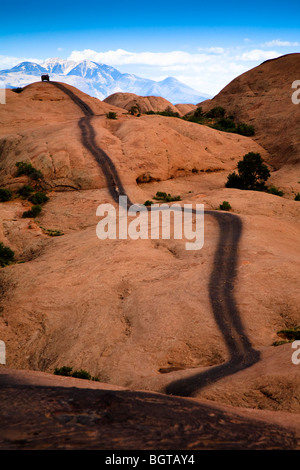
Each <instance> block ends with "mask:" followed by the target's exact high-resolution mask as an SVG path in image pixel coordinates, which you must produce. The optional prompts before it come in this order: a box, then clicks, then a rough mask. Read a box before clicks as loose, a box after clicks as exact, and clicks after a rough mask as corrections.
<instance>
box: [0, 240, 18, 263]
mask: <svg viewBox="0 0 300 470" xmlns="http://www.w3.org/2000/svg"><path fill="white" fill-rule="evenodd" d="M14 256H15V254H14V252H13V251H12V250H11V249H10V248H9V247H8V246H5V245H4V244H3V243H2V242H0V266H1V267H2V268H3V267H4V266H6V265H7V264H10V263H12V262H13V261H14Z"/></svg>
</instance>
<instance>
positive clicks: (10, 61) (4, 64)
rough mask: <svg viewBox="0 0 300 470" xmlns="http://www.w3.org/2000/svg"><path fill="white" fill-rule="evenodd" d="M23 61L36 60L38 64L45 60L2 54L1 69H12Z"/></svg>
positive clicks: (0, 56)
mask: <svg viewBox="0 0 300 470" xmlns="http://www.w3.org/2000/svg"><path fill="white" fill-rule="evenodd" d="M21 62H35V63H36V64H42V63H43V60H41V59H33V58H28V57H11V56H5V55H0V70H4V69H10V68H12V67H14V66H15V65H18V64H20V63H21Z"/></svg>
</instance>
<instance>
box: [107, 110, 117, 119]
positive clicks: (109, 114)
mask: <svg viewBox="0 0 300 470" xmlns="http://www.w3.org/2000/svg"><path fill="white" fill-rule="evenodd" d="M106 117H107V119H117V113H115V112H113V111H109V112H108V113H106Z"/></svg>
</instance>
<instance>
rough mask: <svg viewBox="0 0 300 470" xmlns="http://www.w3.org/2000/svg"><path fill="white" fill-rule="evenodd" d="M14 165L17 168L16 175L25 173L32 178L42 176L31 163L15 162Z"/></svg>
mask: <svg viewBox="0 0 300 470" xmlns="http://www.w3.org/2000/svg"><path fill="white" fill-rule="evenodd" d="M16 167H17V168H18V170H17V176H22V175H27V176H29V177H30V178H32V179H33V180H38V179H41V178H42V176H43V175H42V173H41V172H40V171H39V170H37V169H36V168H34V167H33V166H32V165H31V163H26V162H17V163H16Z"/></svg>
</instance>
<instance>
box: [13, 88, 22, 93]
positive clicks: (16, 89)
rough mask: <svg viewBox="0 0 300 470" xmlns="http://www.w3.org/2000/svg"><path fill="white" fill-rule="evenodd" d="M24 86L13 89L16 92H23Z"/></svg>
mask: <svg viewBox="0 0 300 470" xmlns="http://www.w3.org/2000/svg"><path fill="white" fill-rule="evenodd" d="M23 89H24V88H21V87H17V88H12V89H11V91H13V92H14V93H22V91H23Z"/></svg>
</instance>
